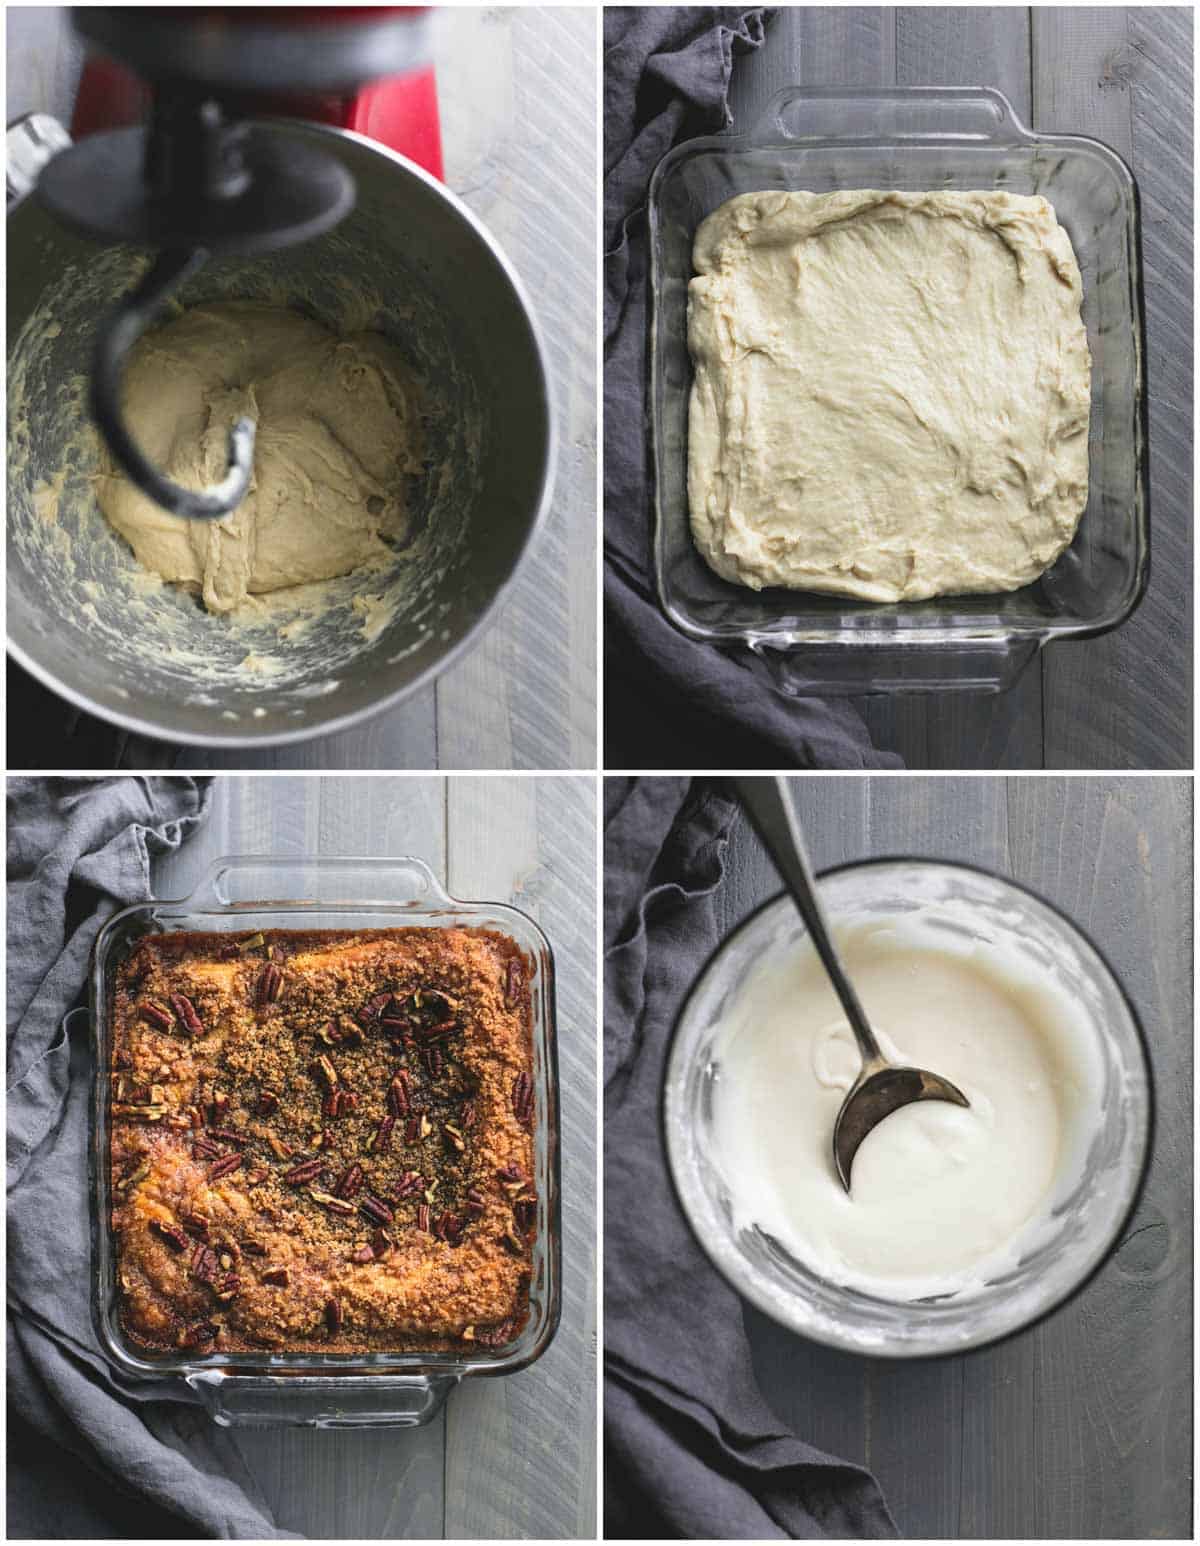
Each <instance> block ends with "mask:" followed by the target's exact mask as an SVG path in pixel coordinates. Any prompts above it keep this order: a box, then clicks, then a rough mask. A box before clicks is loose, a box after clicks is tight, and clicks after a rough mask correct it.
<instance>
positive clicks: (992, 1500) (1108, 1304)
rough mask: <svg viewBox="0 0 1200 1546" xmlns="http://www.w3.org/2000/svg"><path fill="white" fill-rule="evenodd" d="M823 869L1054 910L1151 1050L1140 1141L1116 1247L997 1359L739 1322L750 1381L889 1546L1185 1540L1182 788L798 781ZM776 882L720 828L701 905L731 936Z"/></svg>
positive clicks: (1188, 877) (1188, 799)
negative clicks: (1086, 940)
mask: <svg viewBox="0 0 1200 1546" xmlns="http://www.w3.org/2000/svg"><path fill="white" fill-rule="evenodd" d="M791 787H792V791H793V795H794V798H795V799H796V802H797V809H798V811H799V813H800V817H801V820H802V821H803V823H804V828H805V831H806V833H807V836H808V841H809V845H810V847H811V849H812V858H813V863H814V865H816V866H817V867H819V868H820V867H825V866H828V865H832V864H837V863H841V862H844V861H845V860H848V859H856V858H862V857H866V856H868V855H877V854H888V853H892V854H895V853H907V854H922V855H928V856H930V857H940V858H952V859H959V860H967V861H976V862H978V863H981V864H984V865H987V866H989V867H991V868H993V869H996V870H999V871H1002V872H1003V873H1005V874H1009V875H1012V876H1013V877H1014V878H1015V879H1017V880H1020V881H1023V882H1024V883H1025V884H1027V885H1029V886H1032V887H1033V888H1034V889H1035V890H1037V891H1039V892H1041V893H1042V894H1043V895H1044V896H1046V897H1047V898H1049V899H1050V900H1051V901H1052V902H1055V903H1057V904H1058V905H1059V906H1060V907H1061V908H1063V909H1064V910H1065V911H1066V912H1067V913H1068V914H1069V915H1070V916H1071V917H1072V918H1074V919H1075V920H1076V921H1077V922H1078V923H1079V924H1080V925H1081V926H1082V927H1083V928H1084V929H1085V930H1086V931H1087V933H1088V934H1089V935H1090V936H1091V937H1092V938H1093V939H1094V940H1095V942H1096V943H1097V945H1098V946H1099V947H1100V949H1101V950H1102V951H1103V952H1104V953H1105V954H1106V955H1107V957H1108V959H1109V961H1110V962H1111V963H1112V965H1113V966H1114V968H1115V969H1116V971H1117V972H1118V974H1119V975H1120V977H1121V978H1122V980H1123V982H1124V984H1125V987H1126V989H1127V991H1128V992H1129V994H1130V996H1131V997H1132V999H1133V1001H1134V1003H1135V1004H1136V1006H1137V1009H1138V1012H1139V1014H1140V1016H1141V1019H1142V1024H1143V1026H1144V1027H1145V1030H1146V1034H1147V1038H1148V1040H1149V1043H1150V1049H1151V1057H1152V1061H1153V1072H1154V1084H1155V1092H1156V1096H1157V1122H1156V1135H1155V1140H1154V1152H1153V1156H1152V1159H1151V1165H1150V1173H1149V1177H1148V1179H1147V1183H1146V1187H1145V1191H1144V1194H1143V1197H1142V1200H1141V1202H1140V1204H1139V1206H1138V1208H1137V1211H1136V1213H1135V1214H1134V1217H1133V1219H1132V1220H1131V1221H1130V1223H1129V1224H1128V1226H1127V1227H1126V1230H1125V1233H1124V1237H1123V1239H1122V1241H1121V1243H1120V1245H1119V1247H1118V1249H1117V1251H1116V1253H1115V1254H1114V1256H1113V1257H1112V1258H1111V1259H1110V1260H1109V1261H1108V1262H1107V1264H1106V1265H1105V1266H1104V1267H1103V1268H1102V1269H1101V1270H1100V1272H1099V1273H1098V1274H1097V1276H1096V1277H1095V1278H1094V1279H1093V1280H1092V1282H1091V1283H1090V1284H1089V1285H1088V1286H1087V1287H1086V1288H1085V1289H1084V1290H1083V1291H1082V1292H1081V1293H1080V1294H1079V1295H1077V1296H1076V1298H1075V1299H1073V1300H1072V1301H1071V1302H1070V1303H1068V1304H1067V1305H1065V1306H1063V1307H1062V1308H1061V1309H1060V1310H1059V1311H1058V1312H1057V1313H1056V1314H1054V1315H1052V1316H1051V1317H1050V1318H1049V1319H1048V1320H1046V1321H1043V1322H1042V1323H1041V1325H1039V1326H1036V1327H1034V1328H1033V1329H1032V1330H1030V1331H1027V1332H1024V1333H1022V1334H1020V1335H1018V1336H1015V1337H1013V1338H1010V1339H1009V1340H1008V1341H1006V1342H1002V1343H1000V1344H999V1345H998V1346H995V1347H992V1348H987V1349H984V1350H982V1351H980V1352H976V1353H970V1354H967V1355H964V1356H962V1357H955V1358H947V1359H941V1360H936V1361H932V1362H922V1363H919V1364H915V1365H905V1364H895V1365H892V1364H889V1363H887V1362H876V1361H870V1360H864V1359H856V1358H852V1357H849V1356H847V1355H844V1354H839V1353H836V1352H833V1351H831V1350H829V1349H825V1348H821V1347H818V1346H817V1345H816V1344H815V1343H809V1342H805V1341H803V1340H802V1339H800V1338H798V1337H796V1336H793V1335H792V1334H791V1333H789V1332H786V1331H784V1330H783V1329H782V1328H780V1327H778V1326H776V1325H775V1324H774V1322H772V1321H770V1320H768V1319H767V1318H766V1317H765V1316H763V1315H762V1314H761V1313H760V1312H758V1311H757V1310H755V1309H753V1308H752V1307H750V1306H748V1305H747V1306H746V1307H745V1310H744V1313H745V1318H746V1326H747V1330H748V1332H749V1336H750V1340H751V1344H752V1348H753V1352H754V1365H755V1371H756V1373H757V1376H758V1380H759V1383H760V1385H761V1387H762V1390H763V1393H764V1395H765V1396H766V1398H767V1400H768V1401H769V1402H770V1404H771V1405H772V1407H773V1408H774V1409H775V1411H776V1412H777V1413H778V1414H779V1416H780V1417H781V1418H783V1419H784V1420H785V1421H786V1422H787V1423H788V1424H789V1425H790V1426H791V1427H792V1428H794V1430H795V1431H796V1432H797V1433H798V1434H800V1435H801V1436H802V1437H804V1438H805V1439H808V1440H809V1441H811V1442H812V1443H814V1444H816V1445H818V1446H819V1447H820V1448H822V1449H827V1450H828V1451H830V1453H832V1454H835V1455H840V1456H843V1457H844V1458H846V1459H848V1460H857V1461H861V1462H862V1463H863V1464H865V1465H868V1466H870V1467H871V1469H872V1470H873V1471H874V1473H875V1475H876V1476H877V1477H878V1479H879V1481H880V1483H881V1484H882V1486H883V1489H884V1493H885V1495H886V1497H887V1499H888V1502H889V1504H890V1506H891V1509H892V1512H893V1514H894V1516H895V1518H896V1522H897V1524H898V1526H899V1528H900V1533H901V1535H902V1536H905V1537H907V1538H913V1537H918V1538H945V1537H954V1536H958V1537H968V1538H981V1537H1006V1538H1016V1539H1037V1538H1042V1539H1088V1538H1113V1537H1125V1538H1132V1539H1146V1538H1177V1537H1181V1536H1183V1537H1187V1536H1190V1534H1191V1464H1192V1438H1191V1423H1192V1359H1191V1352H1192V1233H1193V1214H1192V1152H1193V1151H1192V1046H1193V1031H1192V1026H1193V1019H1192V990H1191V982H1192V939H1191V919H1192V874H1191V860H1192V781H1191V779H1190V778H1138V779H1130V778H1125V779H1112V778H1102V777H1093V778H1086V779H1083V778H1061V779H1059V778H1053V779H1047V778H1007V779H1006V778H934V777H924V778H922V777H906V778H873V779H871V778H867V779H863V778H796V779H793V780H792V781H791ZM778 891H779V881H778V879H777V878H776V876H775V873H774V871H773V870H772V868H771V865H770V862H769V860H768V859H767V858H766V855H765V853H764V852H763V850H762V848H761V847H760V845H759V843H758V840H757V838H756V837H755V836H754V835H753V834H752V833H751V832H750V830H749V828H748V827H747V826H746V824H745V823H744V822H739V824H738V826H737V827H736V828H735V830H734V833H733V836H732V838H731V840H730V844H729V849H728V855H727V865H726V876H725V880H724V882H723V884H722V886H721V888H720V891H719V893H718V903H719V907H720V909H721V913H720V916H721V921H722V924H723V925H724V926H726V927H727V928H732V927H733V926H734V924H736V923H737V922H738V921H740V920H741V919H742V918H744V917H745V916H746V914H747V913H748V912H750V911H751V910H752V909H753V908H754V907H755V906H757V904H758V903H759V902H761V901H762V900H763V899H764V898H766V897H768V896H771V895H774V894H776V893H777V892H778Z"/></svg>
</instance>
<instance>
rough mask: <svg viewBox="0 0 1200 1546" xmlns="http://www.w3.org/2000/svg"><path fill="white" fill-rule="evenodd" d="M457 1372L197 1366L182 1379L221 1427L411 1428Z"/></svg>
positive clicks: (435, 1409) (437, 1405)
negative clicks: (228, 1370)
mask: <svg viewBox="0 0 1200 1546" xmlns="http://www.w3.org/2000/svg"><path fill="white" fill-rule="evenodd" d="M458 1380H459V1377H458V1376H457V1375H450V1374H443V1375H434V1376H426V1375H413V1376H411V1377H401V1376H396V1375H386V1376H382V1377H381V1378H372V1376H371V1375H364V1376H362V1377H361V1378H359V1377H355V1376H353V1375H338V1376H337V1377H336V1378H330V1377H329V1376H328V1375H304V1374H288V1375H272V1374H262V1375H247V1374H224V1373H222V1371H221V1370H219V1369H213V1370H197V1371H196V1372H194V1373H192V1374H189V1375H188V1376H187V1383H188V1384H189V1385H190V1386H191V1388H192V1390H194V1391H195V1393H196V1395H197V1396H199V1398H200V1400H201V1401H202V1402H203V1404H204V1406H205V1408H206V1409H207V1411H208V1414H209V1416H210V1417H211V1418H212V1420H213V1421H214V1422H215V1423H218V1424H220V1426H221V1427H222V1428H281V1427H286V1428H416V1427H419V1426H420V1425H421V1424H422V1423H427V1422H431V1421H432V1420H433V1419H434V1418H435V1417H436V1416H437V1414H438V1413H439V1412H440V1411H441V1409H442V1407H443V1406H444V1404H445V1401H446V1397H447V1396H448V1395H449V1394H450V1392H451V1390H453V1388H454V1386H455V1385H457V1384H458Z"/></svg>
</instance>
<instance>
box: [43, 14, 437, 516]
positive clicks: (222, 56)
mask: <svg viewBox="0 0 1200 1546" xmlns="http://www.w3.org/2000/svg"><path fill="white" fill-rule="evenodd" d="M72 16H73V22H74V26H75V29H76V31H77V32H78V33H79V34H80V36H81V37H83V38H84V39H85V40H86V41H87V42H89V43H90V44H92V45H93V46H94V47H95V48H98V49H100V50H102V51H103V53H104V54H105V55H107V56H109V57H110V58H112V59H114V60H116V61H118V62H119V63H120V65H123V66H127V67H128V68H129V69H130V70H132V71H134V72H136V74H137V75H138V76H139V77H140V78H141V79H142V80H144V81H145V82H146V85H147V88H148V115H147V121H146V123H145V125H144V126H130V127H123V128H116V129H110V130H105V131H104V132H100V133H91V134H88V135H87V136H86V137H85V138H83V139H81V140H80V141H79V142H78V143H77V144H75V145H73V146H72V147H71V149H69V150H66V151H64V152H63V153H61V154H60V155H58V156H56V157H55V158H54V159H53V160H52V161H50V162H49V164H48V165H47V166H46V168H45V170H44V171H43V173H42V176H41V178H40V180H39V182H38V195H39V197H40V198H41V199H42V201H43V203H44V204H45V205H46V207H47V208H48V209H49V210H50V211H51V212H52V213H53V214H54V215H55V217H56V218H58V219H60V220H61V221H63V222H64V223H65V224H67V225H68V226H70V227H72V228H73V229H74V230H76V231H79V232H81V233H82V234H84V235H86V236H90V237H95V238H98V239H101V240H105V241H119V242H128V243H131V244H134V245H137V246H140V247H146V248H153V249H157V250H158V256H157V258H156V259H155V260H154V262H153V263H152V265H151V267H150V269H149V271H148V272H147V273H146V274H145V276H144V277H143V279H142V280H141V282H140V283H139V284H137V285H136V286H135V288H134V289H133V290H132V291H130V292H129V294H128V295H127V296H126V297H125V298H124V299H123V300H122V301H121V302H120V304H119V305H118V306H117V307H116V308H115V310H113V311H112V312H111V313H110V314H109V315H108V316H107V317H106V318H105V319H104V320H103V321H102V323H101V325H100V327H99V329H98V331H97V334H96V342H95V352H94V356H93V365H92V373H91V383H90V392H89V406H90V409H91V414H92V417H93V418H94V420H95V422H96V425H97V427H98V428H99V430H100V432H101V434H102V435H103V437H104V439H105V441H106V442H107V444H108V447H109V450H110V451H111V453H112V455H113V457H114V458H115V459H116V461H117V462H118V463H119V464H120V465H121V467H122V468H123V469H124V471H125V472H126V473H127V475H128V476H129V477H130V478H131V479H132V481H133V482H134V483H136V484H137V485H138V487H139V488H140V489H141V490H142V491H143V492H144V493H145V494H146V495H148V496H149V497H150V498H151V499H153V500H154V501H155V502H156V503H157V504H159V505H160V506H162V508H163V509H166V510H169V511H171V512H172V513H173V514H175V515H180V516H186V517H188V518H190V519H193V520H217V519H220V517H222V516H224V515H227V514H228V513H229V512H230V511H231V510H233V509H234V508H235V507H236V506H237V505H238V503H239V502H240V500H241V499H242V497H243V495H244V494H245V492H246V489H247V487H248V486H249V482H250V475H251V469H252V466H253V457H254V435H255V425H254V422H253V420H252V419H249V418H246V417H243V418H239V419H238V420H237V421H236V422H235V423H234V425H233V427H232V428H231V430H230V432H229V447H228V470H227V472H226V474H225V476H224V478H222V479H221V480H220V481H219V482H217V483H215V484H213V485H212V486H210V487H208V488H205V489H201V490H193V489H187V488H183V487H181V486H180V485H178V484H177V483H174V482H172V481H171V480H170V479H169V478H167V477H166V476H165V475H164V474H163V473H162V472H161V471H160V470H159V469H158V468H156V467H154V466H153V465H152V464H151V462H150V461H149V460H148V459H147V458H146V457H145V456H144V455H143V453H142V451H141V450H140V449H139V447H138V445H137V443H136V441H135V440H134V438H133V437H132V435H131V434H130V433H129V430H128V428H127V427H126V425H125V422H124V420H123V418H122V414H121V374H122V371H123V368H124V365H125V361H126V359H127V358H128V355H129V351H130V350H131V349H132V347H133V345H134V344H135V343H136V342H137V340H138V338H139V337H140V336H141V334H142V333H143V332H145V330H146V329H147V328H148V327H149V326H150V324H151V323H152V322H153V320H154V319H155V317H156V316H158V315H159V313H160V312H161V311H162V310H163V308H164V307H165V305H166V304H167V302H168V300H169V299H170V297H171V296H172V295H173V294H174V293H175V292H176V291H177V290H178V289H179V288H180V287H181V286H182V285H183V284H184V283H185V282H186V281H187V280H188V279H190V278H192V277H193V276H194V275H195V274H197V273H198V272H199V270H200V269H201V268H203V266H204V265H205V263H206V262H207V261H208V259H209V257H210V255H225V254H239V255H242V256H246V255H252V254H255V253H263V252H271V251H275V250H278V249H280V248H283V247H289V246H293V245H296V244H297V243H300V242H304V241H307V240H309V239H311V238H313V237H315V236H319V235H320V234H321V233H322V232H325V231H328V230H330V229H331V228H332V227H333V226H335V225H337V224H338V223H339V222H340V221H341V220H342V219H343V218H344V217H345V216H346V215H347V214H348V213H349V211H350V209H351V208H352V207H353V203H354V197H355V188H354V179H353V177H352V175H351V174H350V172H349V171H348V170H347V168H346V167H345V166H344V165H343V163H342V162H341V161H340V160H338V158H337V157H336V156H334V155H333V154H331V153H330V152H329V151H328V150H326V149H324V148H323V147H322V146H320V145H312V144H305V143H303V142H300V141H280V140H279V139H278V138H277V137H272V136H268V135H265V134H264V133H263V132H262V130H261V129H256V128H255V125H254V123H253V122H252V121H251V120H252V119H253V117H255V116H256V115H261V114H263V113H264V112H279V111H281V110H283V111H287V112H289V114H290V115H292V116H301V117H302V116H309V113H307V112H306V109H310V108H313V107H315V108H316V109H317V111H316V112H315V113H313V114H312V116H320V117H327V116H328V112H329V106H330V101H329V99H330V96H331V94H335V93H336V94H338V96H336V97H335V98H334V101H335V103H342V102H343V101H344V97H345V94H346V93H351V94H352V95H351V97H350V101H351V102H353V101H354V97H353V93H354V92H355V90H356V88H358V87H360V86H361V85H362V84H363V83H365V82H373V81H377V80H379V79H380V78H381V77H392V78H393V79H394V80H400V81H403V80H404V79H405V78H406V77H413V76H415V77H416V78H417V80H418V82H419V86H418V90H419V91H420V92H422V93H424V94H426V95H427V96H428V97H429V99H430V105H432V72H431V71H430V70H429V68H428V60H429V40H428V30H429V29H428V15H427V10H426V8H424V7H346V8H341V9H336V10H329V9H326V8H314V9H301V8H287V9H259V8H236V9H235V8H208V7H205V8H199V9H190V8H173V9H158V8H154V9H146V10H142V9H136V10H135V9H132V8H121V7H116V8H107V7H90V6H89V7H84V6H79V7H76V8H75V9H74V11H73V13H72ZM100 85H101V88H103V87H104V86H106V85H107V86H115V87H116V90H117V96H118V100H119V99H120V98H121V97H124V98H125V100H126V102H128V101H129V96H130V94H129V91H128V89H125V90H122V81H121V78H120V75H116V76H112V75H108V76H102V77H101V81H100ZM96 87H97V81H96V78H95V76H93V78H92V82H91V91H90V93H89V90H88V81H87V80H86V78H85V82H84V92H83V95H84V97H85V98H86V97H87V96H88V95H89V94H90V95H91V96H92V97H93V98H94V96H95V92H96ZM125 87H126V88H127V87H128V82H125ZM301 93H304V94H306V95H300V94H301ZM313 94H316V95H315V101H314V98H313ZM372 106H377V103H375V104H372ZM342 116H347V115H345V114H343V115H342ZM348 116H350V117H351V118H354V117H356V116H357V115H356V114H355V113H354V112H353V111H351V112H350V113H349V115H348ZM369 116H371V112H370V106H369V107H368V117H369ZM77 117H78V115H77ZM435 121H436V120H435ZM434 142H435V146H436V134H435V136H434ZM436 159H437V160H438V170H439V171H440V158H436Z"/></svg>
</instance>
